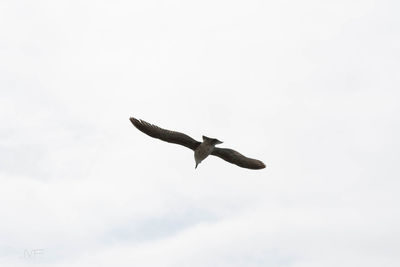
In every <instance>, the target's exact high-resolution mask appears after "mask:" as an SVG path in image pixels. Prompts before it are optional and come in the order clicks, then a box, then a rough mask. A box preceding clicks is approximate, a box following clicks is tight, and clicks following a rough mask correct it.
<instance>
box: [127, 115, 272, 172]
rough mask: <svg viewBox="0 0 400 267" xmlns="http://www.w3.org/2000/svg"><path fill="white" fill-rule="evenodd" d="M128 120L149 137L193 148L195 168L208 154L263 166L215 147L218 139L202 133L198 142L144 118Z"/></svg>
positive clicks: (237, 154) (248, 164) (263, 166)
mask: <svg viewBox="0 0 400 267" xmlns="http://www.w3.org/2000/svg"><path fill="white" fill-rule="evenodd" d="M130 121H131V122H132V124H133V125H134V126H135V127H136V128H138V129H139V130H140V131H142V132H144V133H145V134H147V135H150V136H151V137H154V138H158V139H160V140H163V141H165V142H168V143H174V144H178V145H182V146H185V147H187V148H190V149H191V150H194V159H195V161H196V166H195V168H197V165H199V164H200V162H202V161H203V160H204V159H205V158H207V157H208V156H209V155H214V156H217V157H220V158H221V159H223V160H226V161H228V162H230V163H233V164H236V165H238V166H239V167H242V168H248V169H255V170H257V169H263V168H265V164H264V163H263V162H262V161H260V160H257V159H251V158H248V157H245V156H243V155H242V154H240V153H239V152H237V151H235V150H233V149H229V148H219V147H215V145H218V144H222V142H221V141H219V140H218V139H215V138H209V137H207V136H204V135H203V142H199V141H196V140H194V139H193V138H191V137H190V136H188V135H186V134H184V133H180V132H175V131H170V130H166V129H162V128H160V127H158V126H156V125H153V124H150V123H148V122H145V121H144V120H138V119H135V118H133V117H131V118H130Z"/></svg>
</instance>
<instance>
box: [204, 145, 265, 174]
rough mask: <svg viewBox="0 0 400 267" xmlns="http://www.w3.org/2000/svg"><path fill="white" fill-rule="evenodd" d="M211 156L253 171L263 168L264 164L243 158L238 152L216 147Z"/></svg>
mask: <svg viewBox="0 0 400 267" xmlns="http://www.w3.org/2000/svg"><path fill="white" fill-rule="evenodd" d="M211 155H214V156H217V157H220V158H221V159H223V160H226V161H228V162H230V163H233V164H236V165H238V166H239V167H242V168H247V169H254V170H258V169H263V168H265V164H264V163H263V162H262V161H260V160H257V159H251V158H248V157H245V156H243V155H242V154H240V153H239V152H237V151H235V150H233V149H229V148H219V147H216V148H214V150H213V152H212V153H211Z"/></svg>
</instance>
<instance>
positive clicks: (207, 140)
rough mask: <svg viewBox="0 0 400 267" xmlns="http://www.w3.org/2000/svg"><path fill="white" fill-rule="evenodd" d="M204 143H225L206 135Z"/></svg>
mask: <svg viewBox="0 0 400 267" xmlns="http://www.w3.org/2000/svg"><path fill="white" fill-rule="evenodd" d="M203 142H210V143H211V144H212V145H219V144H222V143H223V142H222V141H219V140H218V139H216V138H210V137H207V136H204V135H203Z"/></svg>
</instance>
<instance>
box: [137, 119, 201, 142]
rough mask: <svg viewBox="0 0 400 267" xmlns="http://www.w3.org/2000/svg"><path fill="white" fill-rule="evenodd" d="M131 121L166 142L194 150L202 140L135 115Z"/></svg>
mask: <svg viewBox="0 0 400 267" xmlns="http://www.w3.org/2000/svg"><path fill="white" fill-rule="evenodd" d="M130 121H131V122H132V124H133V125H134V126H135V127H136V128H138V129H139V130H140V131H142V132H144V133H145V134H147V135H150V136H151V137H154V138H158V139H161V140H163V141H165V142H168V143H174V144H178V145H182V146H185V147H187V148H190V149H192V150H195V149H196V148H197V147H198V146H199V145H200V142H198V141H196V140H194V139H193V138H191V137H190V136H188V135H186V134H183V133H180V132H174V131H170V130H166V129H162V128H160V127H158V126H156V125H153V124H150V123H148V122H145V121H144V120H137V119H135V118H133V117H131V118H130Z"/></svg>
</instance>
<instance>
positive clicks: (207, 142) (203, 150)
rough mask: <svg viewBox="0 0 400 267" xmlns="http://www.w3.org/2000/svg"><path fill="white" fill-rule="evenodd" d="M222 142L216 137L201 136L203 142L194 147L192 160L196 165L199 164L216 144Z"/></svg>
mask: <svg viewBox="0 0 400 267" xmlns="http://www.w3.org/2000/svg"><path fill="white" fill-rule="evenodd" d="M221 143H222V142H221V141H219V140H218V139H214V138H209V137H207V136H203V142H202V143H201V144H200V145H199V146H198V147H197V148H196V150H195V151H194V160H195V161H196V167H195V168H197V165H199V164H200V162H202V161H203V160H204V159H205V158H207V157H208V156H209V155H210V154H211V153H212V152H213V151H214V148H215V145H216V144H221Z"/></svg>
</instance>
